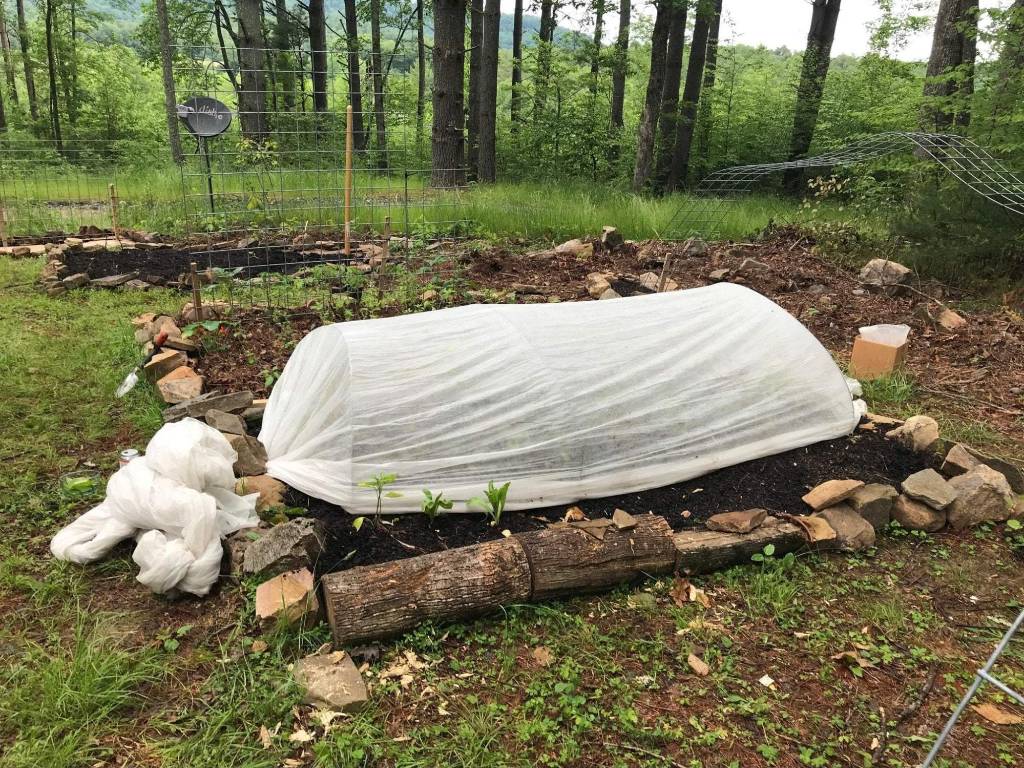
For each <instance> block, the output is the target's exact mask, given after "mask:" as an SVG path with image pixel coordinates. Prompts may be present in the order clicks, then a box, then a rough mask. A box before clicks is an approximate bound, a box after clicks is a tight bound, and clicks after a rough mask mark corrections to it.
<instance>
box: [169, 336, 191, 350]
mask: <svg viewBox="0 0 1024 768" xmlns="http://www.w3.org/2000/svg"><path fill="white" fill-rule="evenodd" d="M164 346H165V347H168V348H170V349H180V350H181V351H182V352H198V351H199V345H198V344H196V343H195V342H194V341H192V340H191V339H185V338H182V337H181V336H168V337H167V341H165V342H164Z"/></svg>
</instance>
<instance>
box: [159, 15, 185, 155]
mask: <svg viewBox="0 0 1024 768" xmlns="http://www.w3.org/2000/svg"><path fill="white" fill-rule="evenodd" d="M156 24H157V31H158V32H159V33H160V73H161V75H162V77H163V86H164V119H165V120H166V121H167V141H168V143H169V144H170V146H171V159H172V160H174V162H176V163H179V164H180V163H183V162H184V161H185V154H184V152H182V150H181V135H180V134H179V133H178V97H177V94H176V92H175V89H174V67H173V61H174V49H173V43H172V41H171V25H170V21H169V20H168V18H167V0H156Z"/></svg>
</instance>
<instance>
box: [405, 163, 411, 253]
mask: <svg viewBox="0 0 1024 768" xmlns="http://www.w3.org/2000/svg"><path fill="white" fill-rule="evenodd" d="M411 242H412V240H411V239H410V237H409V172H408V171H406V172H405V255H406V256H408V255H409V248H410V247H411V246H410V243H411Z"/></svg>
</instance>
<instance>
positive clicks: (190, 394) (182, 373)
mask: <svg viewBox="0 0 1024 768" xmlns="http://www.w3.org/2000/svg"><path fill="white" fill-rule="evenodd" d="M156 388H157V391H158V392H160V397H161V398H163V401H164V402H165V403H167V404H168V405H174V404H175V403H182V402H185V401H186V400H191V399H192V398H194V397H198V396H199V395H200V394H202V391H203V377H202V376H200V375H199V374H198V373H196V372H195V371H193V370H192V369H191V368H189V367H188V366H187V365H179V366H178V367H177V368H175V369H174V370H173V371H171V372H170V373H168V374H167V375H166V376H164V377H163V378H162V379H160V380H158V381H157V383H156Z"/></svg>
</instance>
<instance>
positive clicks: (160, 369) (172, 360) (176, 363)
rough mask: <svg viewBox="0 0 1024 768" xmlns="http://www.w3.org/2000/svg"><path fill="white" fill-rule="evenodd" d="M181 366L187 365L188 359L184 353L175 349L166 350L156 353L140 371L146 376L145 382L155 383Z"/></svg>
mask: <svg viewBox="0 0 1024 768" xmlns="http://www.w3.org/2000/svg"><path fill="white" fill-rule="evenodd" d="M182 365H188V357H187V356H186V355H185V353H184V352H180V351H178V350H176V349H167V350H164V351H163V352H157V353H156V354H155V355H154V356H153V359H152V360H150V361H149V362H148V363H146V365H145V366H144V367H143V369H142V370H143V372H144V373H145V374H146V380H147V381H149V382H150V383H156V382H157V381H159V380H160V379H162V378H163V377H164V376H166V375H167V374H168V373H170V372H171V371H173V370H174V369H175V368H178V367H180V366H182Z"/></svg>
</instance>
